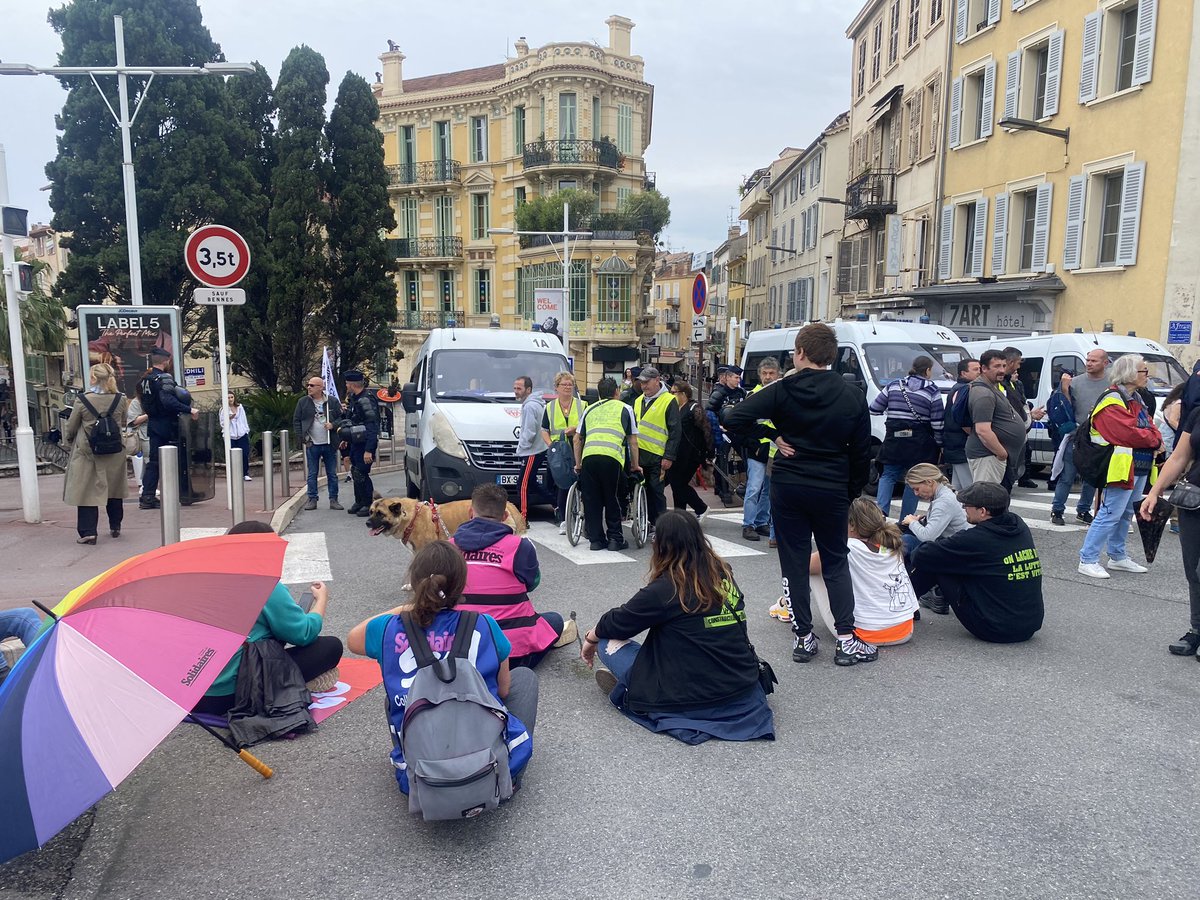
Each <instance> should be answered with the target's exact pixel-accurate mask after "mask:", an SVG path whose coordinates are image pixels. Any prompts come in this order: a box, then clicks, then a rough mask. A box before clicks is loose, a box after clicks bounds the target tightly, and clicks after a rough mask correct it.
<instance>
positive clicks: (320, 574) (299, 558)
mask: <svg viewBox="0 0 1200 900" xmlns="http://www.w3.org/2000/svg"><path fill="white" fill-rule="evenodd" d="M224 533H225V529H224V528H180V529H179V539H180V540H183V541H190V540H193V539H195V538H202V537H216V536H217V535H220V534H224ZM283 539H284V540H285V541H287V545H288V546H287V550H286V551H285V552H284V554H283V575H282V577H281V578H280V579H279V580H280V581H282V582H283V583H284V584H308V583H309V582H310V581H332V580H333V570H332V569H331V568H330V566H329V545H328V543H326V541H325V532H323V531H312V532H304V531H297V532H294V533H292V534H285V535H284V536H283Z"/></svg>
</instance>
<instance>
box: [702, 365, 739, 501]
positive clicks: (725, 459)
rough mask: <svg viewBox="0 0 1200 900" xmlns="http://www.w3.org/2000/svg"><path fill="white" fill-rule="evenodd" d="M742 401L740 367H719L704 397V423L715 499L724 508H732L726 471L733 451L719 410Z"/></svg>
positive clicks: (731, 477)
mask: <svg viewBox="0 0 1200 900" xmlns="http://www.w3.org/2000/svg"><path fill="white" fill-rule="evenodd" d="M745 399H746V389H745V388H743V387H742V369H741V367H740V366H735V365H732V364H731V365H728V366H720V367H719V368H718V369H717V386H716V387H715V388H713V392H712V393H711V394H709V396H708V402H707V403H705V404H704V409H705V410H706V412H707V413H708V422H709V424H710V425H711V426H712V433H713V443H714V445H715V450H716V470H717V483H716V485H715V487H716V489H717V495H718V496H719V497H720V498H721V502H722V503H724V504H725V505H726V506H731V505H732V504H733V473H732V472H730V471H729V451H730V450H731V449H733V445H732V443H731V438H730V436H729V435H728V434H727V433H726V432H725V429H724V428H723V427H721V410H723V409H724V408H725V407H727V406H733V405H734V404H736V403H741V402H742V401H743V400H745Z"/></svg>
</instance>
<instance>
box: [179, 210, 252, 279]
mask: <svg viewBox="0 0 1200 900" xmlns="http://www.w3.org/2000/svg"><path fill="white" fill-rule="evenodd" d="M183 258H184V262H186V263H187V267H188V271H189V272H191V273H192V277H193V278H195V279H196V280H197V281H199V282H200V283H201V284H204V285H207V286H208V287H212V288H227V287H233V286H234V285H235V284H237V283H238V282H239V281H241V280H242V279H243V278H245V277H246V273H247V272H249V271H250V247H249V245H248V244H247V243H246V239H245V238H244V237H242V236H241V235H240V234H238V233H237V232H236V231H234V230H233V229H232V228H226V227H225V226H224V225H203V226H201V227H200V228H197V229H196V230H195V231H193V232H192V233H191V234H190V235H188V239H187V243H186V244H184V245H183Z"/></svg>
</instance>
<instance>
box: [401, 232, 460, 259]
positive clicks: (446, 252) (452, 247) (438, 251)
mask: <svg viewBox="0 0 1200 900" xmlns="http://www.w3.org/2000/svg"><path fill="white" fill-rule="evenodd" d="M387 243H388V250H389V251H391V254H392V256H393V257H394V258H395V259H400V260H419V261H421V262H438V261H445V260H455V261H457V260H461V259H462V255H463V240H462V238H460V237H422V238H388V239H387Z"/></svg>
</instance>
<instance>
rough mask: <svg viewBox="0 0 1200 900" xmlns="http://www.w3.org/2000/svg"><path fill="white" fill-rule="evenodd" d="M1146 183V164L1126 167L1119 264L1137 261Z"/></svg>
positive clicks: (1123, 264) (1118, 241)
mask: <svg viewBox="0 0 1200 900" xmlns="http://www.w3.org/2000/svg"><path fill="white" fill-rule="evenodd" d="M1145 183H1146V164H1145V163H1144V162H1140V163H1130V164H1129V165H1127V166H1126V167H1125V185H1124V187H1123V189H1122V191H1121V230H1120V233H1119V234H1118V235H1117V265H1118V266H1132V265H1135V264H1136V263H1137V251H1138V232H1139V230H1140V229H1141V225H1142V189H1143V187H1144V186H1145Z"/></svg>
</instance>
